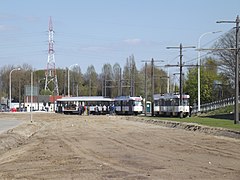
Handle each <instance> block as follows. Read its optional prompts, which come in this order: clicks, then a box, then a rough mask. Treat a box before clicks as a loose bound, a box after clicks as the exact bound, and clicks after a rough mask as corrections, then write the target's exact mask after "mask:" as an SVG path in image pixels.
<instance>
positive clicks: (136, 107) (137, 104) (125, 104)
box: [114, 96, 143, 115]
mask: <svg viewBox="0 0 240 180" xmlns="http://www.w3.org/2000/svg"><path fill="white" fill-rule="evenodd" d="M142 101H143V99H142V97H139V96H138V97H131V96H118V97H116V98H114V108H115V113H116V114H122V115H133V114H134V115H138V114H141V113H142V112H143V103H142Z"/></svg>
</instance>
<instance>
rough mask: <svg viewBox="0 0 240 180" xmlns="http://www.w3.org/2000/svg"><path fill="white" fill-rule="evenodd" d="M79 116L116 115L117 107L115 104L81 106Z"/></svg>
mask: <svg viewBox="0 0 240 180" xmlns="http://www.w3.org/2000/svg"><path fill="white" fill-rule="evenodd" d="M78 112H79V115H82V114H86V115H90V114H93V115H100V114H114V113H115V107H114V104H110V105H109V106H106V105H105V104H104V105H101V104H100V105H89V106H83V105H81V104H80V105H79V107H78Z"/></svg>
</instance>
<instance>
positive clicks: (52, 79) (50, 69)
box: [44, 17, 59, 95]
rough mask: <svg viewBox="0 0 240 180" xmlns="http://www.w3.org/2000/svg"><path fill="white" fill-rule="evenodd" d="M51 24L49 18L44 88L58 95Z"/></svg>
mask: <svg viewBox="0 0 240 180" xmlns="http://www.w3.org/2000/svg"><path fill="white" fill-rule="evenodd" d="M53 34H54V31H53V24H52V18H51V17H50V19H49V30H48V61H47V69H46V73H45V88H44V89H45V90H49V91H51V92H52V93H53V95H59V91H58V81H57V74H56V67H55V58H54V49H53V45H54V41H53Z"/></svg>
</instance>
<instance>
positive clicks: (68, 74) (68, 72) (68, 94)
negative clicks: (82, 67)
mask: <svg viewBox="0 0 240 180" xmlns="http://www.w3.org/2000/svg"><path fill="white" fill-rule="evenodd" d="M77 65H78V64H72V65H71V66H69V67H68V96H70V72H69V70H70V68H71V67H72V66H77Z"/></svg>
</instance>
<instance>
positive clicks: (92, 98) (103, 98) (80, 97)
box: [57, 96, 112, 102]
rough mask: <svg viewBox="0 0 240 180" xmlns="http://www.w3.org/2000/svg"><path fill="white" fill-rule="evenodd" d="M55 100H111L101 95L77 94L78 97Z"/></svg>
mask: <svg viewBox="0 0 240 180" xmlns="http://www.w3.org/2000/svg"><path fill="white" fill-rule="evenodd" d="M57 101H86V102H88V101H112V99H111V98H106V97H103V96H78V97H63V98H61V99H57Z"/></svg>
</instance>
